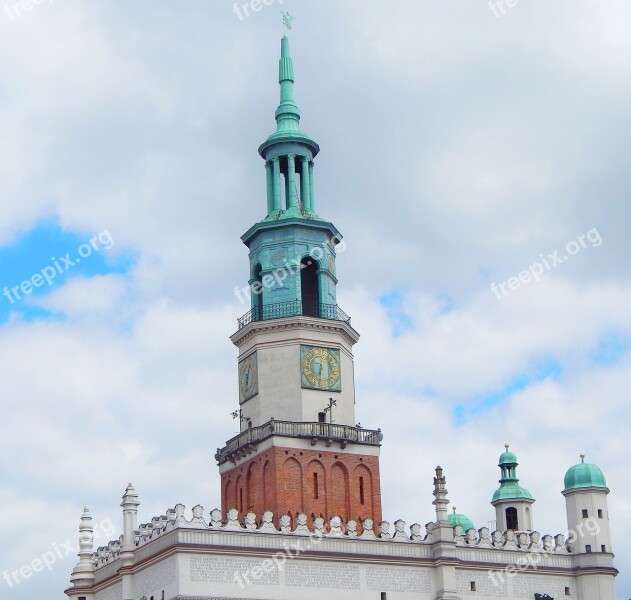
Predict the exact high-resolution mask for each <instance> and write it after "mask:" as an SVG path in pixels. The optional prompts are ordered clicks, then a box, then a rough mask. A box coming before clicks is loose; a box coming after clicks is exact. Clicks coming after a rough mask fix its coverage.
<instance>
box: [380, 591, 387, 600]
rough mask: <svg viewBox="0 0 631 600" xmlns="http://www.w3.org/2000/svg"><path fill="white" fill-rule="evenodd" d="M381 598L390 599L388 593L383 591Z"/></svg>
mask: <svg viewBox="0 0 631 600" xmlns="http://www.w3.org/2000/svg"><path fill="white" fill-rule="evenodd" d="M381 600H388V594H386V593H385V592H381Z"/></svg>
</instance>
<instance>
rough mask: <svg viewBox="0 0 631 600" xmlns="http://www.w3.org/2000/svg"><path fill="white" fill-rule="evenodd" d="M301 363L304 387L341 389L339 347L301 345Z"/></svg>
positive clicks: (329, 389)
mask: <svg viewBox="0 0 631 600" xmlns="http://www.w3.org/2000/svg"><path fill="white" fill-rule="evenodd" d="M300 365H301V371H302V377H301V378H302V387H303V388H308V389H314V390H328V391H334V392H339V391H341V389H342V382H341V377H340V351H339V350H338V349H336V348H320V347H317V346H300Z"/></svg>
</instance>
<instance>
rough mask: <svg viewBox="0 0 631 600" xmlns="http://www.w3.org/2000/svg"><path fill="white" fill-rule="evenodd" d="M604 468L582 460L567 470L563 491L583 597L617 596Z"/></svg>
mask: <svg viewBox="0 0 631 600" xmlns="http://www.w3.org/2000/svg"><path fill="white" fill-rule="evenodd" d="M608 494H609V488H608V487H607V482H606V481H605V476H604V475H603V472H602V471H601V470H600V469H599V468H598V467H597V466H596V465H594V464H590V463H586V462H585V455H584V454H581V462H580V463H578V464H576V465H574V466H573V467H570V468H569V469H568V471H567V473H566V474H565V480H564V489H563V495H564V496H565V505H566V510H567V527H568V546H569V549H570V552H571V553H572V554H573V555H574V559H573V560H574V567H575V569H576V572H577V593H578V598H579V600H592V599H593V598H598V599H599V600H614V599H615V597H616V592H615V583H614V577H615V576H616V575H617V573H618V571H617V570H616V569H615V568H614V566H613V554H612V552H611V535H610V531H609V512H608V509H607V495H608Z"/></svg>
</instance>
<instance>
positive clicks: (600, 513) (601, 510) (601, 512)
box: [598, 508, 603, 519]
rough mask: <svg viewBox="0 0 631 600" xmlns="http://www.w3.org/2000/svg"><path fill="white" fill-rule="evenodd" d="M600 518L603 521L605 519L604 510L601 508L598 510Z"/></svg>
mask: <svg viewBox="0 0 631 600" xmlns="http://www.w3.org/2000/svg"><path fill="white" fill-rule="evenodd" d="M598 518H599V519H602V518H603V509H602V508H599V509H598Z"/></svg>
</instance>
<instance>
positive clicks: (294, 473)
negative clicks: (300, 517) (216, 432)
mask: <svg viewBox="0 0 631 600" xmlns="http://www.w3.org/2000/svg"><path fill="white" fill-rule="evenodd" d="M380 485H381V482H380V479H379V459H378V458H377V457H375V456H367V455H364V454H342V453H336V452H335V451H327V450H297V449H293V448H277V447H274V448H270V449H269V450H267V451H266V452H264V453H262V454H260V455H258V456H255V457H254V458H251V459H250V460H247V461H245V462H244V463H242V464H240V465H238V466H236V467H234V468H233V469H232V470H231V471H228V472H227V473H224V474H223V475H222V476H221V509H222V511H223V513H224V515H225V514H226V513H227V512H228V510H229V509H231V508H236V509H237V510H238V511H239V513H240V517H241V518H243V517H244V516H245V514H246V513H247V512H253V513H255V514H256V516H257V518H258V519H260V518H261V515H262V514H263V512H264V511H266V510H271V511H272V512H273V513H274V517H275V518H276V521H277V522H278V518H279V517H280V516H281V515H284V514H289V515H291V516H292V517H295V516H296V515H297V514H299V513H305V514H306V515H307V516H308V517H309V521H310V523H311V520H312V517H320V516H321V517H323V518H324V519H325V520H327V521H328V519H330V518H331V517H333V516H335V515H337V516H339V517H341V518H342V520H343V521H344V522H346V521H348V520H350V519H355V520H356V521H357V522H358V524H361V521H362V520H363V519H367V518H370V519H372V520H373V521H374V522H375V525H377V524H378V523H380V522H381V519H382V516H381V487H380ZM316 486H317V489H316ZM362 501H363V502H362ZM294 525H295V523H294Z"/></svg>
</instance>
